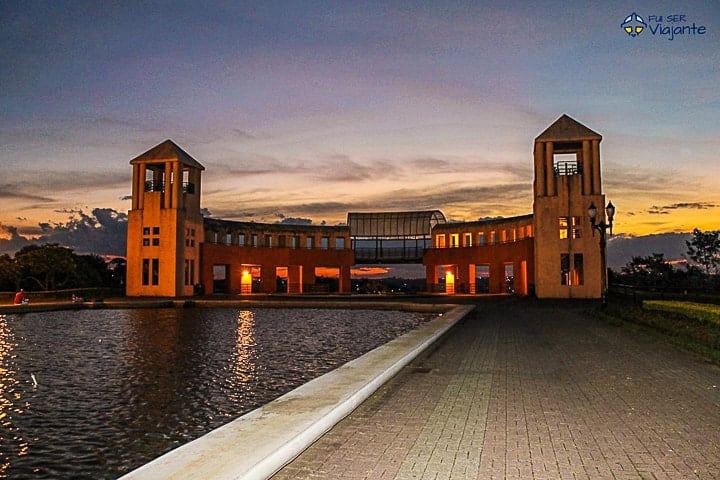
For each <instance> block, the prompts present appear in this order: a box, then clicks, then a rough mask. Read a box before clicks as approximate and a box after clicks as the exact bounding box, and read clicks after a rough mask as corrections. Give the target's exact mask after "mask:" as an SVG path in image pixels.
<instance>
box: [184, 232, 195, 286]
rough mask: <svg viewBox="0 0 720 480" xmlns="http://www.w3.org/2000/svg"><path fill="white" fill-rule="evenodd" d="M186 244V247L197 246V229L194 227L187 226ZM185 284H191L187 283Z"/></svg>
mask: <svg viewBox="0 0 720 480" xmlns="http://www.w3.org/2000/svg"><path fill="white" fill-rule="evenodd" d="M185 246H186V247H194V246H195V229H194V228H186V229H185ZM185 285H189V284H188V283H186V284H185Z"/></svg>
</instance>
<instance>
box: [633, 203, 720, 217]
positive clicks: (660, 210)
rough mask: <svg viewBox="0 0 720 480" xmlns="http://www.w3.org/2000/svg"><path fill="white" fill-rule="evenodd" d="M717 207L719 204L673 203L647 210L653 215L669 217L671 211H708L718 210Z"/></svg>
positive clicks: (654, 206)
mask: <svg viewBox="0 0 720 480" xmlns="http://www.w3.org/2000/svg"><path fill="white" fill-rule="evenodd" d="M717 206H718V205H717V204H715V203H710V202H681V203H671V204H670V205H663V206H662V207H658V206H657V205H653V206H652V207H650V208H649V209H648V210H647V213H649V214H651V215H668V214H669V213H670V210H682V209H690V210H706V209H710V208H716V207H717Z"/></svg>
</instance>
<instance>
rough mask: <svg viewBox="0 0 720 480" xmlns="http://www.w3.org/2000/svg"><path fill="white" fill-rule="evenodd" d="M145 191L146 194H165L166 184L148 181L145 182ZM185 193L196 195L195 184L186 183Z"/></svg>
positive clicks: (184, 184)
mask: <svg viewBox="0 0 720 480" xmlns="http://www.w3.org/2000/svg"><path fill="white" fill-rule="evenodd" d="M145 191H146V192H164V191H165V182H164V181H162V180H158V181H154V180H147V181H146V182H145ZM183 193H195V184H194V183H190V182H184V183H183Z"/></svg>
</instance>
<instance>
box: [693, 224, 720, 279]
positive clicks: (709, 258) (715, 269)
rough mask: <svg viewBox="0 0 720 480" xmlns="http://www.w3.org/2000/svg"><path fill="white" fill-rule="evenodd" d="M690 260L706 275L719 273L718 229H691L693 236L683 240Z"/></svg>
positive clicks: (719, 235)
mask: <svg viewBox="0 0 720 480" xmlns="http://www.w3.org/2000/svg"><path fill="white" fill-rule="evenodd" d="M685 244H687V247H688V251H687V254H688V256H689V257H690V260H692V261H693V262H695V263H696V264H698V265H700V266H701V267H702V268H703V269H704V271H705V274H706V275H710V274H713V273H720V230H713V231H709V232H703V231H701V230H700V229H698V228H695V229H693V237H692V239H690V240H687V241H686V242H685Z"/></svg>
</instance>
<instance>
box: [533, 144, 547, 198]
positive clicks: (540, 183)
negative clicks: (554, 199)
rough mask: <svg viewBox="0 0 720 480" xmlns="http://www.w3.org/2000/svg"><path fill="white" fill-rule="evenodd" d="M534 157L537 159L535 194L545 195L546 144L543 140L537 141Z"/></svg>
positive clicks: (538, 195) (537, 195)
mask: <svg viewBox="0 0 720 480" xmlns="http://www.w3.org/2000/svg"><path fill="white" fill-rule="evenodd" d="M533 157H534V160H535V196H536V197H544V196H545V195H547V191H546V190H545V168H544V167H545V144H544V143H543V142H535V151H534V152H533Z"/></svg>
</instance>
